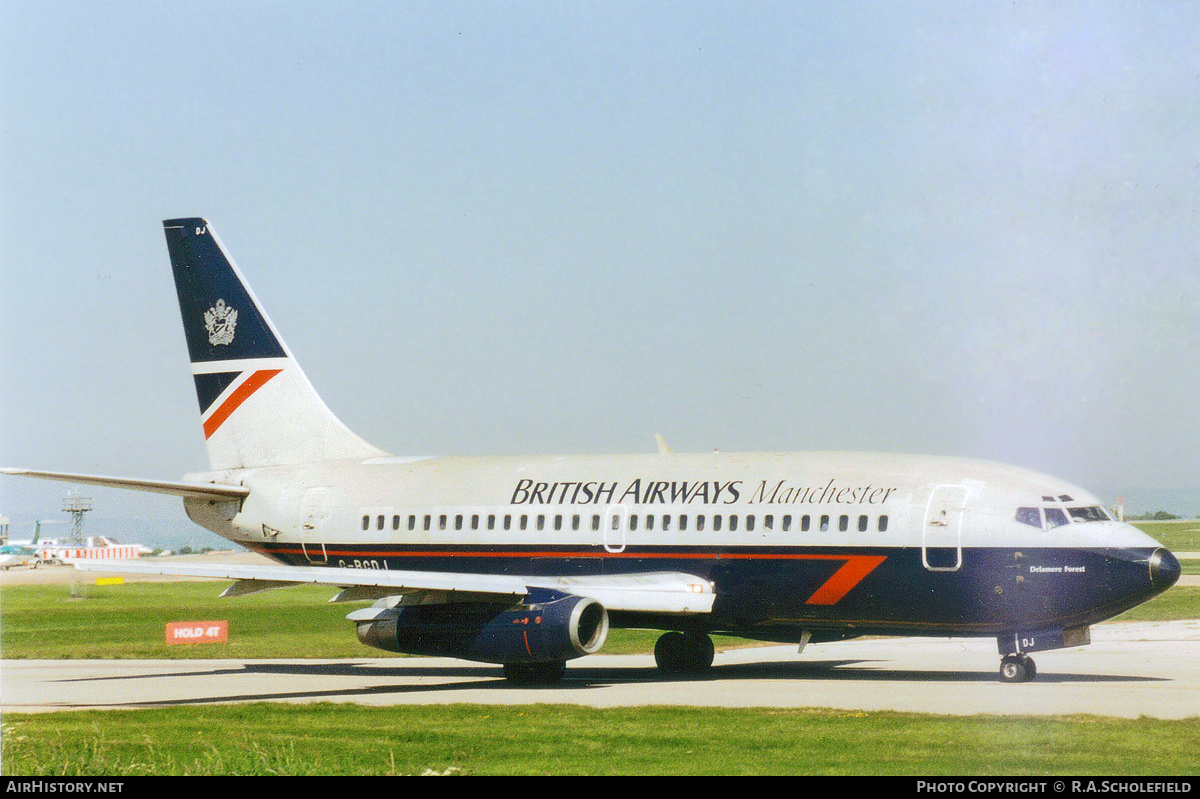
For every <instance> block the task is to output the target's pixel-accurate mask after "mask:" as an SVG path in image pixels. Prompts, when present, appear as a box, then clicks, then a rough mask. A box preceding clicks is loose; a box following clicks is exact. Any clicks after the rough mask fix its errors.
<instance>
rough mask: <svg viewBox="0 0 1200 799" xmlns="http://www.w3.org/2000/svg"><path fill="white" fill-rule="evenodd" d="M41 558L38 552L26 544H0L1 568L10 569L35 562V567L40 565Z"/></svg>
mask: <svg viewBox="0 0 1200 799" xmlns="http://www.w3.org/2000/svg"><path fill="white" fill-rule="evenodd" d="M40 562H41V558H39V557H38V553H37V552H35V551H34V550H32V549H30V548H29V547H26V546H21V545H20V544H5V545H4V546H0V569H4V570H5V571H8V570H9V569H11V568H12V567H13V566H28V565H30V564H33V568H35V569H36V568H37V567H38V563H40Z"/></svg>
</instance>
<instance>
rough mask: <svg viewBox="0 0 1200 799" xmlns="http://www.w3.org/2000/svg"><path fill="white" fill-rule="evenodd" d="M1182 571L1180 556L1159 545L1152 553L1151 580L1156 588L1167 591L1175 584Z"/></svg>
mask: <svg viewBox="0 0 1200 799" xmlns="http://www.w3.org/2000/svg"><path fill="white" fill-rule="evenodd" d="M1181 571H1182V569H1181V568H1180V566H1179V558H1177V557H1175V556H1174V555H1172V554H1171V551H1170V550H1168V549H1166V548H1165V547H1159V548H1158V549H1156V550H1154V552H1153V553H1152V554H1151V555H1150V582H1152V583H1153V584H1154V587H1155V588H1158V589H1159V590H1162V591H1165V590H1167V589H1168V588H1170V587H1171V586H1173V585H1175V581H1176V580H1178V579H1179V574H1180V572H1181Z"/></svg>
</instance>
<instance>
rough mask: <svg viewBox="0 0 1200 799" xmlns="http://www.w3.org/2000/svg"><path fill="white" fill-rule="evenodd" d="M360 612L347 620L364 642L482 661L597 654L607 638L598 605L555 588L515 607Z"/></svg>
mask: <svg viewBox="0 0 1200 799" xmlns="http://www.w3.org/2000/svg"><path fill="white" fill-rule="evenodd" d="M360 614H364V612H362V611H360V612H359V613H356V614H351V615H350V618H351V619H353V620H355V621H356V622H357V623H358V640H360V641H362V642H363V643H364V644H366V645H367V646H372V647H375V648H376V649H383V650H386V651H388V652H402V653H404V654H407V655H427V656H434V657H455V658H462V659H463V660H475V661H480V662H483V663H534V662H543V661H550V660H570V659H572V658H577V657H582V656H583V655H590V654H592V653H593V652H596V651H597V650H599V649H600V647H601V646H603V645H604V641H605V639H606V638H607V637H608V611H606V610H605V609H604V606H603V605H601V604H600V603H599V602H597V601H596V600H594V599H591V598H588V597H581V596H575V595H574V594H563V593H559V592H557V591H543V590H538V591H535V592H532V593H530V594H529V596H527V597H526V598H525V601H524V602H523V603H522V604H520V605H517V606H515V607H513V606H501V605H495V604H488V603H479V602H472V603H453V604H446V605H416V606H411V607H399V608H381V609H378V610H375V611H374V612H372V613H371V614H370V616H371V617H370V618H363V617H362V615H360ZM356 616H358V618H356Z"/></svg>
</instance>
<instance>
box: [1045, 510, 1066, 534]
mask: <svg viewBox="0 0 1200 799" xmlns="http://www.w3.org/2000/svg"><path fill="white" fill-rule="evenodd" d="M1064 524H1069V522H1068V520H1067V514H1065V513H1063V512H1062V510H1061V509H1060V508H1046V526H1047V527H1049V528H1050V529H1051V530H1053V529H1054V528H1055V527H1061V526H1062V525H1064Z"/></svg>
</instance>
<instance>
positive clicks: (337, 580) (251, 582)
mask: <svg viewBox="0 0 1200 799" xmlns="http://www.w3.org/2000/svg"><path fill="white" fill-rule="evenodd" d="M75 568H77V569H79V570H81V571H92V572H105V573H109V574H113V573H118V574H119V573H126V574H159V575H170V576H178V577H211V578H214V579H221V580H233V581H234V584H233V585H232V586H230V587H229V588H227V589H226V590H225V591H224V592H223V593H222V594H221V596H225V597H229V596H241V595H243V594H249V593H253V592H255V591H263V590H266V589H269V588H284V587H287V586H291V585H327V586H331V587H337V588H341V589H342V591H341V593H339V594H338V595H337V596H335V597H334V598H333V599H332V600H330V601H331V602H351V601H363V600H374V599H382V598H384V597H394V596H400V597H402V600H403V602H402V603H403V604H444V603H448V602H463V601H493V602H512V603H515V602H517V601H519V600H520V599H521V598H522V597H524V596H525V595H526V594H528V593H529V591H530V589H533V588H549V589H552V590H555V591H561V592H562V593H565V594H574V595H576V596H583V597H589V598H592V599H595V600H596V601H597V602H599V603H600V604H602V605H604V607H605V608H607V609H608V610H624V611H642V612H655V613H679V614H694V613H709V612H711V611H712V605H713V600H714V598H715V595H714V594H713V588H712V584H711V583H710V582H708V581H707V580H703V579H701V578H699V577H696V576H695V575H692V574H684V573H681V572H654V573H648V574H627V575H605V576H602V577H554V576H537V577H522V576H515V575H504V574H473V573H461V572H425V571H395V570H383V569H347V568H340V567H334V566H284V565H276V564H265V565H225V564H219V563H177V562H171V561H167V562H162V563H153V562H148V561H142V560H78V561H76V562H75Z"/></svg>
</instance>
